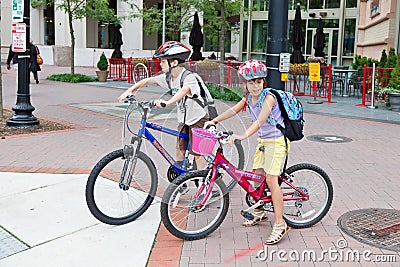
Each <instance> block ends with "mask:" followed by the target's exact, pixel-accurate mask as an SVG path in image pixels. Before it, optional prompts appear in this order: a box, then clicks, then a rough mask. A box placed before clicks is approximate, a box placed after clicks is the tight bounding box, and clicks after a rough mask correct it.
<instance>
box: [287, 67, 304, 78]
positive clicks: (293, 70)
mask: <svg viewBox="0 0 400 267" xmlns="http://www.w3.org/2000/svg"><path fill="white" fill-rule="evenodd" d="M289 73H290V74H292V75H306V76H308V74H309V70H308V66H290V69H289Z"/></svg>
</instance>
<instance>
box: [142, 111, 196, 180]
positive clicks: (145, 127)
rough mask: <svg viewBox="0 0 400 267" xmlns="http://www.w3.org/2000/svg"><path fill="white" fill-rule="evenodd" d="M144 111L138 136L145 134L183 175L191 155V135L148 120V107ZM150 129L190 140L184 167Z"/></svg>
mask: <svg viewBox="0 0 400 267" xmlns="http://www.w3.org/2000/svg"><path fill="white" fill-rule="evenodd" d="M143 110H144V112H143V114H142V118H141V121H140V129H139V131H138V133H137V136H138V137H139V138H142V137H143V136H144V137H145V138H146V139H147V140H149V141H150V143H151V144H152V145H153V146H154V148H155V149H156V150H158V152H160V154H161V155H162V156H163V157H164V158H165V159H166V160H167V161H168V162H169V164H171V166H173V168H174V169H175V170H176V172H177V173H178V175H181V174H182V173H184V172H186V171H187V170H186V167H187V165H188V156H189V149H190V140H189V135H187V134H185V133H181V132H178V131H176V130H172V129H170V128H167V127H163V126H161V125H158V124H155V123H151V122H148V121H147V112H148V109H143ZM148 129H153V130H155V131H159V132H162V133H166V134H169V135H172V136H176V137H179V138H182V139H185V140H187V141H188V143H187V146H186V151H185V157H184V159H183V162H182V167H181V166H179V164H178V162H177V161H176V160H175V159H174V158H173V157H172V156H171V154H169V153H168V151H167V150H166V149H165V148H164V147H163V145H162V144H161V143H160V142H159V141H158V140H157V139H156V138H155V137H154V135H153V134H152V133H151V132H150V131H149V130H148ZM140 145H141V141H139V145H138V146H139V147H138V148H140Z"/></svg>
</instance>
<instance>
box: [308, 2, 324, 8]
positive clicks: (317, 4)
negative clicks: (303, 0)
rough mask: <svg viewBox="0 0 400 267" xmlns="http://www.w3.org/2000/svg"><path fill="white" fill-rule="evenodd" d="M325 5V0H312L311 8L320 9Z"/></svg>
mask: <svg viewBox="0 0 400 267" xmlns="http://www.w3.org/2000/svg"><path fill="white" fill-rule="evenodd" d="M323 6H324V0H310V3H309V7H308V8H309V9H312V8H316V9H320V8H323Z"/></svg>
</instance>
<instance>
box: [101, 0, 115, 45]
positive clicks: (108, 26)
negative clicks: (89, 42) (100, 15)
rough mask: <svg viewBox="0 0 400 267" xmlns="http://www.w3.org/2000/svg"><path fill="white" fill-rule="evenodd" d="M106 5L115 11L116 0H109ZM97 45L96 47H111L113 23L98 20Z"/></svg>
mask: <svg viewBox="0 0 400 267" xmlns="http://www.w3.org/2000/svg"><path fill="white" fill-rule="evenodd" d="M108 7H109V8H112V9H114V10H115V13H117V1H116V0H110V1H109V3H108ZM97 26H98V27H97V29H98V32H97V47H98V48H113V45H112V41H113V37H114V31H115V25H114V24H113V23H105V22H102V21H99V22H98V24H97Z"/></svg>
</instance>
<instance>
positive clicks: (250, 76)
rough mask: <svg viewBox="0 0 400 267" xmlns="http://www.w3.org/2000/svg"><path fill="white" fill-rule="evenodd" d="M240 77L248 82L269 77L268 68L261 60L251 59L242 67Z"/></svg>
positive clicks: (239, 70)
mask: <svg viewBox="0 0 400 267" xmlns="http://www.w3.org/2000/svg"><path fill="white" fill-rule="evenodd" d="M238 73H239V77H240V78H242V79H244V80H246V81H250V80H254V79H260V78H265V77H267V66H265V64H264V63H262V62H261V61H260V60H255V59H251V60H248V61H246V62H244V63H243V64H242V65H240V67H239V69H238Z"/></svg>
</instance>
